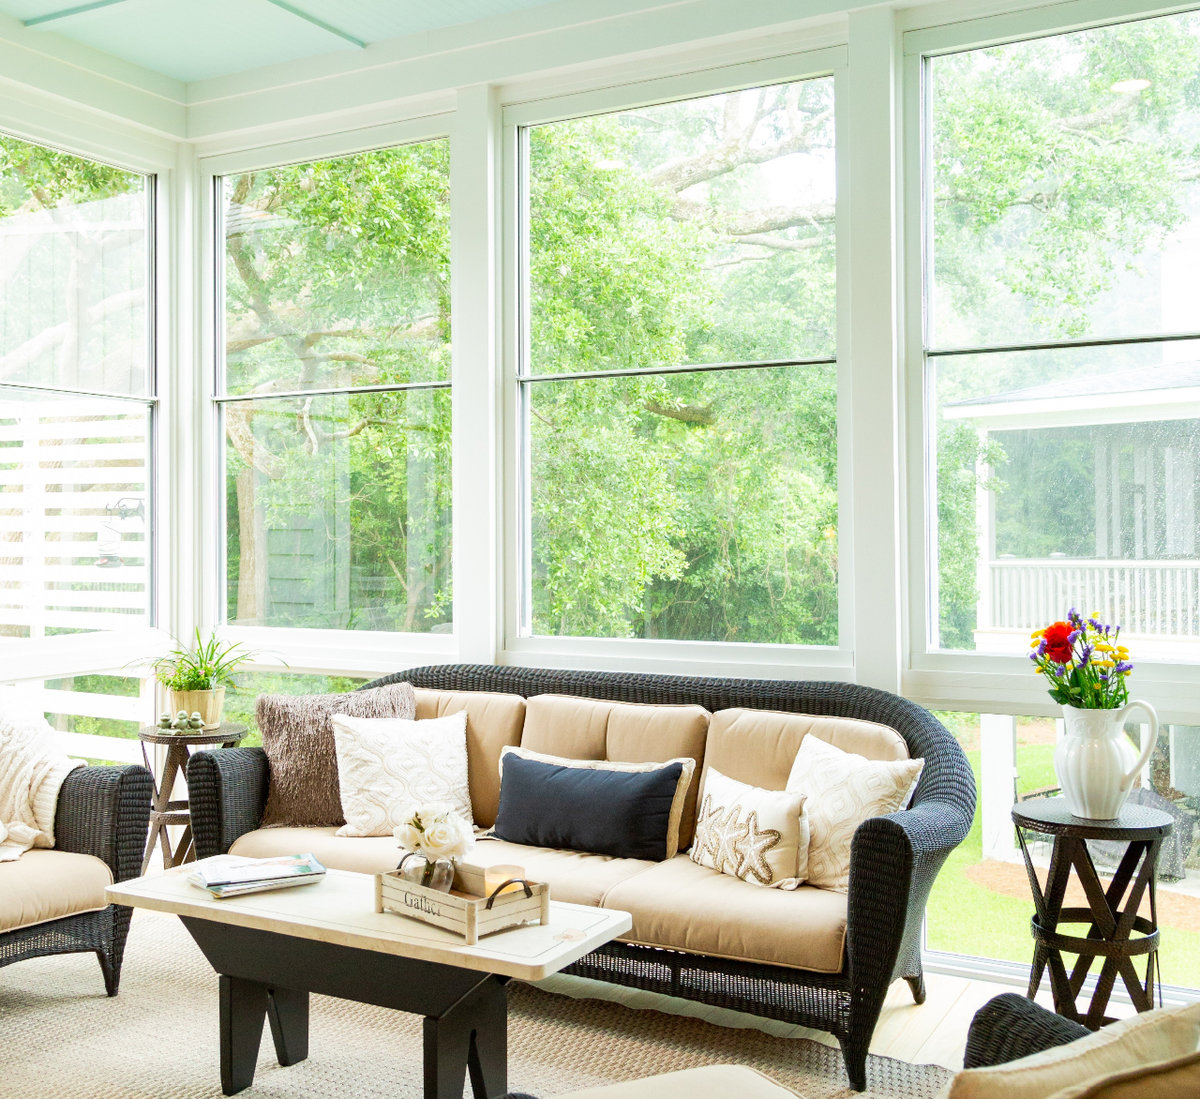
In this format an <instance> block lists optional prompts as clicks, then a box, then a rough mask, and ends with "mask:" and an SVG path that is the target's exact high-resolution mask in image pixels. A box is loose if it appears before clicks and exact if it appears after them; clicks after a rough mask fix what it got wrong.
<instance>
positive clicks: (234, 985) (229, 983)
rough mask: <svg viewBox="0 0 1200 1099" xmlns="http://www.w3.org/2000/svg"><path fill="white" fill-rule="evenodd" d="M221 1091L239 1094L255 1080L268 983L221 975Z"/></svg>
mask: <svg viewBox="0 0 1200 1099" xmlns="http://www.w3.org/2000/svg"><path fill="white" fill-rule="evenodd" d="M220 1001H221V1003H220V1010H221V1091H223V1092H224V1093H225V1094H226V1095H236V1094H237V1093H238V1092H239V1091H244V1090H245V1089H246V1088H248V1087H249V1086H250V1085H251V1084H252V1083H254V1069H255V1067H256V1066H257V1064H258V1046H259V1043H260V1042H261V1041H262V1026H263V1019H264V1018H266V1014H267V986H266V985H264V984H259V983H258V982H257V981H246V980H242V978H240V977H227V976H225V974H224V973H222V974H221V975H220Z"/></svg>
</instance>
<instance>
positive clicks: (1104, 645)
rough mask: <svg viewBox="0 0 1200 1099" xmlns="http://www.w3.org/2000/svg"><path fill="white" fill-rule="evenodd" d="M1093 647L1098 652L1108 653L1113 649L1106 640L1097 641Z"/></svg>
mask: <svg viewBox="0 0 1200 1099" xmlns="http://www.w3.org/2000/svg"><path fill="white" fill-rule="evenodd" d="M1095 648H1096V652H1098V653H1110V652H1112V651H1113V647H1112V646H1111V645H1110V644H1109V643H1108V642H1107V641H1097V642H1096V646H1095Z"/></svg>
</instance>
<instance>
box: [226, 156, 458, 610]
mask: <svg viewBox="0 0 1200 1099" xmlns="http://www.w3.org/2000/svg"><path fill="white" fill-rule="evenodd" d="M219 199H220V210H221V218H220V243H221V248H222V251H223V259H224V297H223V301H224V356H223V370H222V371H221V383H220V388H219V395H218V401H219V404H220V408H221V412H222V418H223V423H224V431H225V486H226V493H225V497H226V522H225V537H224V545H225V587H226V600H227V601H226V616H227V619H228V621H230V622H231V623H235V624H237V625H244V626H287V627H297V628H322V629H340V630H385V631H404V632H413V633H422V632H429V631H432V630H439V631H440V630H446V629H449V625H450V605H451V588H450V390H449V386H450V366H449V360H450V305H449V302H450V285H449V283H450V278H449V153H448V145H447V142H446V141H444V140H439V141H429V142H423V143H419V144H413V145H405V146H400V147H396V148H389V149H379V150H374V151H371V152H365V153H359V154H356V155H354V156H348V157H343V158H339V159H336V160H325V161H316V162H311V163H305V164H292V165H287V166H282V167H277V168H270V169H266V170H262V171H253V172H246V173H242V174H239V175H231V176H226V177H225V178H223V179H221V180H220V181H219Z"/></svg>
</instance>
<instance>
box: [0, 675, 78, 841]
mask: <svg viewBox="0 0 1200 1099" xmlns="http://www.w3.org/2000/svg"><path fill="white" fill-rule="evenodd" d="M82 766H83V760H81V759H68V758H67V757H66V756H65V755H63V754H62V752H60V751H59V750H58V749H57V748H56V747H55V744H54V730H53V729H51V728H50V726H49V725H47V724H46V719H45V718H44V717H43V716H42V715H41V714H40V713H38V712H37V711H36V710H33V709H32V708H30V707H29V706H28V705H27V704H26V703H24V702H22V701H21V700H20V699H18V698H17V697H16V696H15V692H12V691H5V690H2V689H0V862H12V861H13V860H15V859H18V858H20V857H21V855H23V854H24V853H25V852H26V851H28V850H29V849H30V848H31V847H53V846H54V814H55V812H56V811H57V809H58V794H59V791H60V790H61V789H62V784H63V782H64V781H65V780H66V777H67V775H69V774H70V773H71V772H72V771H73V770H75V768H76V767H82Z"/></svg>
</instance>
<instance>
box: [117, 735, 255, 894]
mask: <svg viewBox="0 0 1200 1099" xmlns="http://www.w3.org/2000/svg"><path fill="white" fill-rule="evenodd" d="M245 735H246V726H245V725H238V724H236V723H235V722H223V723H222V724H220V725H218V726H217V727H216V728H215V729H202V730H200V731H198V732H196V733H172V732H169V731H168V730H166V729H160V728H159V727H158V726H157V725H144V726H143V727H142V728H141V729H140V730H139V731H138V740H140V741H141V742H142V759H144V760H145V761H146V768H147V769H148V770H149V771H150V773H151V774H154V766H153V764H152V762H151V760H150V752H149V750H148V748H147V745H149V744H165V745H167V758H166V761H165V762H164V763H163V773H162V777H161V778H160V779H159V780H158V782H157V783H156V785H155V787H154V801H153V803H152V805H151V808H150V835H149V837H148V838H147V840H146V853H145V854H144V855H143V856H142V873H143V874H145V873H146V868H147V867H148V866H149V865H150V856H151V855H153V854H154V844H155V842H158V843H159V844H161V845H162V854H163V869H165V870H170V869H171V867H172V866H178V865H179V864H180V863H184V862H191V861H192V860H193V859H195V857H196V847H195V844H194V843H193V842H192V815H191V813H190V811H189V810H188V803H187V799H186V798H184V799H182V800H181V799H176V800H174V801H172V800H171V791H172V790H173V789H174V788H175V780H176V778H178V776H179V775H181V774H186V773H187V761H188V757H189V756H190V755H191V752H190V751H189V749H191V748H215V747H218V746H219V747H221V748H232V747H233V746H234V745H235V744H237V743H238V742H239V741H240V740H241V739H242V738H243V737H244V736H245ZM168 824H182V825H183V826H184V827H183V835H182V836H180V837H179V843H178V844H176V846H175V850H174V851H172V850H171V840H170V837H169V836H168V835H167V825H168Z"/></svg>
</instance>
